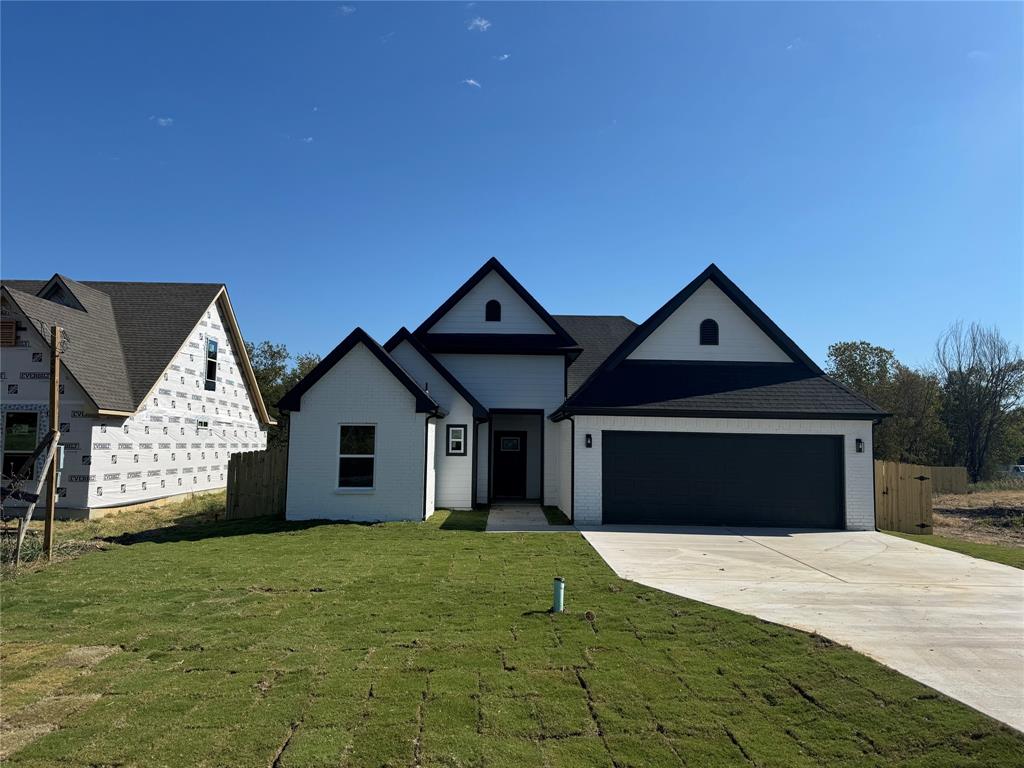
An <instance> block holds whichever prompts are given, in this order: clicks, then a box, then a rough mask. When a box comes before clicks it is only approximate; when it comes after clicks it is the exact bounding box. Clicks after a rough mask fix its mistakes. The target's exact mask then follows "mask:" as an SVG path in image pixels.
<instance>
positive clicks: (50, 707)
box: [0, 643, 121, 760]
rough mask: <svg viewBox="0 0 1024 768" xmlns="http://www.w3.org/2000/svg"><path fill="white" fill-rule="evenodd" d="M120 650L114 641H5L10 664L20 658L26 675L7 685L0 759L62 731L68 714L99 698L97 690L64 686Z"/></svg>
mask: <svg viewBox="0 0 1024 768" xmlns="http://www.w3.org/2000/svg"><path fill="white" fill-rule="evenodd" d="M120 650H121V649H120V648H118V647H116V646H111V645H77V646H65V645H58V644H48V643H41V644H21V643H14V644H11V643H8V644H6V645H5V646H4V649H3V665H4V667H5V669H10V667H11V665H12V663H13V664H14V665H15V666H18V664H19V662H20V663H22V664H24V665H25V666H24V668H23V671H24V672H27V674H24V675H15V679H14V680H13V681H8V682H6V683H5V685H4V699H5V703H4V712H3V715H2V717H0V760H5V759H7V758H8V757H10V756H11V755H12V754H14V753H15V752H17V751H18V750H19V749H21V748H22V747H25V746H27V745H28V744H31V743H32V742H33V741H35V740H36V739H38V738H40V737H42V736H45V735H46V734H48V733H50V732H51V731H55V730H57V729H58V728H60V726H61V723H62V722H64V720H66V719H67V718H68V717H70V716H71V715H73V714H75V713H76V712H79V711H81V710H83V709H85V708H86V707H88V706H90V705H92V704H93V703H94V702H96V701H97V700H98V699H99V698H100V695H99V694H98V693H86V694H72V693H69V692H67V691H65V687H66V686H70V685H71V684H72V683H74V681H75V680H76V679H78V678H80V677H82V676H83V675H89V674H92V672H93V668H94V667H95V666H96V665H97V664H99V663H100V662H101V661H103V660H104V659H106V658H108V657H109V656H112V655H113V654H115V653H117V652H118V651H120ZM19 671H22V670H19ZM8 676H9V675H8Z"/></svg>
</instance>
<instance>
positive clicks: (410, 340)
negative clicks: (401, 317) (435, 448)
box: [384, 327, 488, 419]
mask: <svg viewBox="0 0 1024 768" xmlns="http://www.w3.org/2000/svg"><path fill="white" fill-rule="evenodd" d="M403 343H406V344H408V345H409V346H410V347H412V348H413V350H414V351H415V352H416V353H417V354H418V355H419V356H420V357H421V358H423V359H424V360H425V361H426V362H427V363H428V364H429V365H430V366H431V368H433V369H434V370H435V371H437V373H438V375H439V376H440V377H441V378H442V379H444V380H445V381H446V382H447V383H448V385H449V386H450V387H451V388H452V389H454V390H455V391H456V392H457V393H458V395H459V396H460V397H461V398H462V399H463V400H465V401H466V402H467V403H469V405H470V407H471V408H472V409H473V415H474V416H476V417H479V418H482V419H483V418H487V414H488V412H487V409H486V408H485V407H484V406H483V405H482V404H481V403H480V401H479V400H477V399H476V398H475V397H474V396H473V393H472V392H470V391H469V390H468V389H466V387H465V386H464V385H463V384H462V382H461V381H459V380H458V379H457V378H455V376H454V374H452V372H451V371H449V370H448V369H447V368H445V367H444V365H442V364H441V361H440V360H438V359H437V358H436V357H435V356H434V354H433V353H432V352H431V351H430V350H429V349H427V348H426V347H424V346H423V344H421V343H420V342H419V340H418V339H417V338H416V337H415V336H413V335H412V334H411V333H410V332H409V329H407V328H404V327H403V328H399V329H398V331H397V332H396V333H395V335H394V336H392V337H391V338H390V339H388V341H387V343H385V344H384V350H385V351H386V352H388V353H392V352H394V351H395V349H397V348H398V347H399V346H400V345H401V344H403Z"/></svg>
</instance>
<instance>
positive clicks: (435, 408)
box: [277, 328, 444, 417]
mask: <svg viewBox="0 0 1024 768" xmlns="http://www.w3.org/2000/svg"><path fill="white" fill-rule="evenodd" d="M357 344H362V345H364V346H365V347H366V348H367V349H368V350H370V352H372V353H373V355H374V357H376V358H377V359H378V360H380V362H381V363H382V364H383V365H384V367H385V368H387V369H388V371H389V372H390V373H391V375H393V376H394V377H395V378H396V379H398V381H399V382H400V383H401V384H402V385H403V386H404V387H405V388H406V389H407V390H409V393H410V394H411V395H412V396H413V397H414V398H416V412H417V413H429V414H432V415H434V416H439V417H441V416H444V409H442V408H441V406H440V405H438V404H437V402H436V401H435V400H434V398H432V397H431V396H430V395H429V394H428V393H427V392H425V391H423V390H422V389H420V387H419V385H418V384H417V383H416V382H415V381H413V379H412V377H411V376H410V375H409V374H408V373H406V371H405V369H404V368H402V366H400V365H399V364H398V363H397V362H395V359H394V358H393V357H391V355H389V354H388V353H387V352H386V351H385V350H384V348H383V347H382V346H381V345H380V344H378V343H377V342H376V341H374V340H373V338H372V337H371V336H370V334H368V333H367V332H366V331H364V330H363V329H362V328H356V329H355V330H353V331H352V333H350V334H349V335H348V336H346V337H345V338H344V339H342V341H341V343H340V344H338V346H336V347H335V348H334V349H332V350H331V352H330V354H328V355H327V357H325V358H324V359H323V360H321V361H320V362H319V363H318V364H317V366H316V367H315V368H314V369H313V370H312V371H310V372H309V373H308V374H306V376H305V377H303V379H302V380H301V381H300V382H299V383H298V384H296V385H295V386H294V387H292V388H291V389H290V390H289V391H288V393H287V394H285V396H284V397H282V398H281V399H280V400H279V401H278V402H277V407H278V408H280V409H281V410H282V411H299V410H302V396H303V395H304V394H306V392H308V391H309V389H310V388H311V387H312V386H313V385H314V384H316V383H317V382H318V381H319V380H320V379H321V378H323V376H324V375H325V374H326V373H327V372H328V371H330V370H331V369H332V368H333V367H334V366H335V365H337V364H338V362H339V361H340V360H341V359H342V358H343V357H345V355H347V354H348V353H349V352H351V351H352V349H353V348H355V346H356V345H357Z"/></svg>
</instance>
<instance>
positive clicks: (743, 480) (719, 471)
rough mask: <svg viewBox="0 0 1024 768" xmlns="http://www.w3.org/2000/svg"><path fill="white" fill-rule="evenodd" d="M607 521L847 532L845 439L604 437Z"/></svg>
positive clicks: (690, 435)
mask: <svg viewBox="0 0 1024 768" xmlns="http://www.w3.org/2000/svg"><path fill="white" fill-rule="evenodd" d="M602 441H603V463H602V465H603V469H602V475H603V482H602V496H603V502H602V506H603V520H604V522H606V523H626V524H630V523H634V524H639V523H648V524H659V525H751V526H786V527H793V528H842V527H843V447H842V439H841V438H839V437H833V436H826V435H747V434H697V433H692V432H691V433H687V432H615V431H607V432H603V433H602Z"/></svg>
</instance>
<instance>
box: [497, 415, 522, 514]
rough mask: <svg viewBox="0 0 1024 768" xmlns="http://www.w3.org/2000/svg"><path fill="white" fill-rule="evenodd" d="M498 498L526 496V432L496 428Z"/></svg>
mask: <svg viewBox="0 0 1024 768" xmlns="http://www.w3.org/2000/svg"><path fill="white" fill-rule="evenodd" d="M491 455H492V462H493V466H494V480H493V481H492V484H491V491H492V493H491V495H492V496H494V497H495V498H496V499H523V498H526V433H525V432H510V431H504V430H495V432H494V446H493V448H492V454H491Z"/></svg>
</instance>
